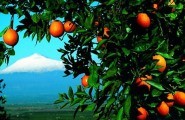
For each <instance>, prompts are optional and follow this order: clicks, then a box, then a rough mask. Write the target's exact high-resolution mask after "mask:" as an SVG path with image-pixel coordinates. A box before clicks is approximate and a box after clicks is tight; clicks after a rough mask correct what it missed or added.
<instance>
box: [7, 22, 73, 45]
mask: <svg viewBox="0 0 185 120" xmlns="http://www.w3.org/2000/svg"><path fill="white" fill-rule="evenodd" d="M75 29H76V24H75V23H74V22H72V21H66V22H65V23H64V24H63V23H62V22H61V21H59V20H54V21H52V23H51V25H50V27H49V33H50V34H51V35H52V36H53V37H60V36H62V35H63V34H64V32H67V33H71V32H73V31H74V30H75ZM3 41H4V43H6V44H7V45H9V46H15V45H16V44H17V43H18V41H19V35H18V33H17V31H16V30H14V29H12V28H9V29H8V30H6V32H5V33H4V35H3Z"/></svg>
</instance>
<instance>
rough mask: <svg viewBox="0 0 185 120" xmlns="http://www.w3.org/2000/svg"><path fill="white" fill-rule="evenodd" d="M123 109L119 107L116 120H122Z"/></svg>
mask: <svg viewBox="0 0 185 120" xmlns="http://www.w3.org/2000/svg"><path fill="white" fill-rule="evenodd" d="M123 109H124V108H123V107H121V108H120V109H119V111H118V114H117V119H116V120H122V119H123Z"/></svg>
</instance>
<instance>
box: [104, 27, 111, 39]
mask: <svg viewBox="0 0 185 120" xmlns="http://www.w3.org/2000/svg"><path fill="white" fill-rule="evenodd" d="M109 32H110V30H109V28H108V27H104V28H103V35H104V36H106V37H109Z"/></svg>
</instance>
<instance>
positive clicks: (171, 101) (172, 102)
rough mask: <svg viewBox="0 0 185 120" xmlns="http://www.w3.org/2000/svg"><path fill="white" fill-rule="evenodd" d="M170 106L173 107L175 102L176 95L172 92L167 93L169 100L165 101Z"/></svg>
mask: <svg viewBox="0 0 185 120" xmlns="http://www.w3.org/2000/svg"><path fill="white" fill-rule="evenodd" d="M165 102H166V104H167V105H168V107H172V106H173V104H174V97H173V94H172V93H168V94H167V100H166V101H165Z"/></svg>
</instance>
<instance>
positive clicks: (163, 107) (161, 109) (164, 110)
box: [157, 101, 169, 116]
mask: <svg viewBox="0 0 185 120" xmlns="http://www.w3.org/2000/svg"><path fill="white" fill-rule="evenodd" d="M157 112H158V113H159V114H160V115H161V116H166V115H168V114H169V107H168V105H167V104H166V103H165V102H164V101H162V102H161V103H160V104H159V105H158V106H157Z"/></svg>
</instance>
